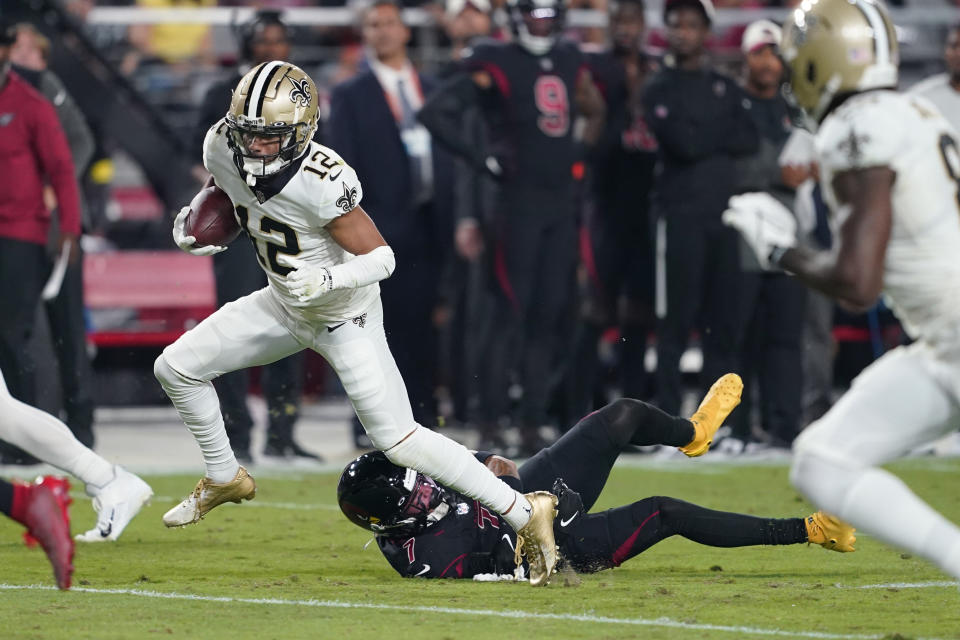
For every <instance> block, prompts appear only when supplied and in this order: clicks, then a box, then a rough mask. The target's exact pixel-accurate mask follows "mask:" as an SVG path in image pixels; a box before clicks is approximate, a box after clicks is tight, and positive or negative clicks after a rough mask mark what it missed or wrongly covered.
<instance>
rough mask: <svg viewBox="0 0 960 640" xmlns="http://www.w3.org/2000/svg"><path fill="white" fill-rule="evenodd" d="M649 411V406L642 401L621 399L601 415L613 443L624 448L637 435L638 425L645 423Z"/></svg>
mask: <svg viewBox="0 0 960 640" xmlns="http://www.w3.org/2000/svg"><path fill="white" fill-rule="evenodd" d="M649 411H650V407H649V405H647V403H646V402H643V401H642V400H634V399H633V398H619V399H617V400H614V401H613V402H611V403H610V404H608V405H607V406H605V407H604V408H603V409H600V414H601V415H602V416H603V422H604V423H605V424H606V425H607V429H608V430H609V434H610V439H611V441H613V442H614V443H616V444H618V445H619V446H620V447H624V446H626V445H627V444H628V443H629V442H630V440H631V438H633V435H634V434H635V433H636V431H637V425H640V424H643V423H644V421H645V420H646V415H647V413H649Z"/></svg>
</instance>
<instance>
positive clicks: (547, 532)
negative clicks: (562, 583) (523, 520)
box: [513, 491, 558, 587]
mask: <svg viewBox="0 0 960 640" xmlns="http://www.w3.org/2000/svg"><path fill="white" fill-rule="evenodd" d="M524 497H525V498H526V499H527V501H529V502H530V506H531V507H532V508H533V511H532V513H531V514H530V521H529V522H527V525H526V526H525V527H524V528H523V529H520V531H517V548H516V550H515V552H514V556H513V560H514V562H516V564H517V566H520V563H521V562H522V558H523V556H526V557H527V563H528V564H529V565H530V584H531V585H533V586H534V587H539V586H541V585H546V584H547V582H548V581H549V580H550V576H551V575H552V574H553V571H554V569H556V567H557V557H558V556H557V543H556V540H554V537H553V519H554V518H556V517H557V496H555V495H553V494H552V493H549V492H547V491H534V492H533V493H528V494H525V495H524Z"/></svg>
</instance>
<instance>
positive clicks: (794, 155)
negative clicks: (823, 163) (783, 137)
mask: <svg viewBox="0 0 960 640" xmlns="http://www.w3.org/2000/svg"><path fill="white" fill-rule="evenodd" d="M816 161H817V145H816V138H814V136H813V134H812V133H810V132H809V131H806V130H805V129H794V130H793V132H792V133H791V134H790V137H789V138H787V142H786V143H785V144H784V145H783V150H782V151H781V152H780V157H779V158H778V159H777V164H779V165H780V166H781V167H789V166H794V165H795V166H798V167H806V166H808V165H810V164H813V163H816Z"/></svg>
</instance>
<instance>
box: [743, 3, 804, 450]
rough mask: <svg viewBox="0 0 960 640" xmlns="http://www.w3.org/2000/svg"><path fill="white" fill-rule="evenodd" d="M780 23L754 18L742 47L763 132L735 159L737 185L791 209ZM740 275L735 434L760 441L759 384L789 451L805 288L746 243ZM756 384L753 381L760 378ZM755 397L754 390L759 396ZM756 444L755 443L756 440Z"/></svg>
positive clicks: (790, 119)
mask: <svg viewBox="0 0 960 640" xmlns="http://www.w3.org/2000/svg"><path fill="white" fill-rule="evenodd" d="M780 34H781V31H780V27H779V26H777V25H776V24H774V23H773V22H770V21H769V20H758V21H756V22H753V23H751V24H750V25H749V26H748V27H747V29H746V31H745V32H744V35H743V41H742V43H741V49H742V51H743V55H744V57H745V60H746V67H745V69H744V71H745V77H744V82H743V88H744V90H745V91H746V93H747V95H748V96H749V97H750V103H751V106H750V110H749V111H748V113H749V115H750V116H751V117H752V118H753V120H754V122H755V123H756V128H757V131H758V133H759V136H760V144H759V148H758V149H757V152H756V153H754V154H751V155H747V156H741V157H740V158H738V159H737V161H736V173H737V176H736V189H737V191H738V192H755V191H764V192H766V193H768V194H770V195H772V196H773V197H775V198H777V200H779V201H780V202H782V203H783V204H784V206H786V207H788V208H789V209H791V210H793V208H794V195H795V194H794V188H795V186H796V185H790V184H785V183H784V180H783V175H782V172H781V168H780V164H779V158H780V154H781V152H782V151H783V149H784V146H785V145H786V142H787V140H788V139H789V138H790V136H791V134H792V132H793V130H794V129H795V128H797V127H799V126H802V123H803V114H802V113H801V112H800V111H799V109H797V108H796V107H793V106H791V105H790V103H788V102H787V99H786V98H785V97H784V96H783V93H782V91H781V89H782V85H783V80H784V68H783V61H782V60H781V59H780V48H779V47H780ZM743 253H744V254H745V255H746V256H747V259H746V260H745V261H744V262H745V264H744V271H745V273H744V275H743V278H742V280H741V285H740V291H741V296H742V303H743V311H744V322H745V328H746V332H745V334H744V336H743V337H744V340H743V354H742V357H741V358H742V363H743V367H742V370H741V374H742V375H743V377H744V383H745V398H746V401H745V402H744V405H745V406H744V409H741V411H740V412H739V414H738V415H737V416H736V419H735V420H734V421H733V437H734V438H736V439H737V440H738V441H739V443H740V449H741V451H743V450H745V448H746V447H747V445H748V443H751V441H753V440H754V437H753V436H752V434H751V426H752V424H751V423H752V421H751V418H752V416H751V411H750V409H751V406H750V404H751V403H750V400H751V396H752V394H751V391H752V390H753V389H754V388H756V389H758V390H759V392H760V393H759V403H758V406H759V409H760V411H759V414H760V425H761V427H762V429H763V430H764V432H765V433H764V435H765V436H766V438H767V439H766V441H765V442H764V445H766V446H769V447H772V448H776V449H783V450H788V449H789V448H790V445H791V443H792V442H793V439H794V438H795V437H796V436H797V434H798V433H799V430H800V414H801V393H802V389H803V384H802V382H801V381H802V375H801V374H802V364H801V361H802V360H801V348H800V345H801V339H802V335H803V320H804V311H805V306H806V304H805V303H806V288H805V287H804V286H803V285H802V284H801V283H800V282H798V281H797V280H796V279H794V278H791V277H789V276H788V275H787V274H785V273H783V272H768V273H762V272H761V271H760V269H759V265H756V264H755V263H753V255H752V252H751V251H750V249H749V248H748V247H744V248H743ZM754 383H755V384H754ZM754 397H755V396H754ZM753 448H756V447H753Z"/></svg>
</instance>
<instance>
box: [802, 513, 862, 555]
mask: <svg viewBox="0 0 960 640" xmlns="http://www.w3.org/2000/svg"><path fill="white" fill-rule="evenodd" d="M804 523H805V524H806V525H807V542H809V543H811V544H818V545H820V546H821V547H823V548H824V549H829V550H830V551H839V552H841V553H849V552H851V551H856V549H854V548H853V543H854V542H856V541H857V539H856V537H854V535H853V532H854V531H856V529H854V528H853V527H851V526H850V525H848V524H847V523H846V522H844V521H843V520H840V519H838V518H834V517H833V516H831V515H829V514H826V513H824V512H823V511H817V512H816V513H814V514H812V515H809V516H807V517H806V519H805V520H804Z"/></svg>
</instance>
